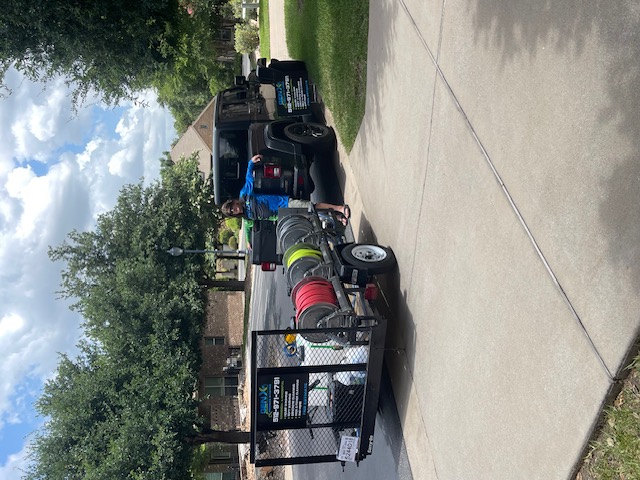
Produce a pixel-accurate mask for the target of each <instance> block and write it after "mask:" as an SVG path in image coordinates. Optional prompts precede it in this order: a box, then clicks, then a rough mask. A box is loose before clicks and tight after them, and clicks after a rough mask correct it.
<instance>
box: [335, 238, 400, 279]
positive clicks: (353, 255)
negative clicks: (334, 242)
mask: <svg viewBox="0 0 640 480" xmlns="http://www.w3.org/2000/svg"><path fill="white" fill-rule="evenodd" d="M340 254H341V255H342V258H343V259H344V260H345V261H346V262H347V263H348V264H349V265H351V266H352V267H355V268H360V269H366V270H367V271H368V272H369V273H370V274H372V275H377V274H381V273H387V272H389V271H391V270H393V269H394V268H395V267H396V264H397V262H396V256H395V255H394V253H393V250H391V249H390V248H388V247H382V246H380V245H375V244H369V243H352V244H351V245H347V246H346V247H344V248H343V249H342V251H341V252H340Z"/></svg>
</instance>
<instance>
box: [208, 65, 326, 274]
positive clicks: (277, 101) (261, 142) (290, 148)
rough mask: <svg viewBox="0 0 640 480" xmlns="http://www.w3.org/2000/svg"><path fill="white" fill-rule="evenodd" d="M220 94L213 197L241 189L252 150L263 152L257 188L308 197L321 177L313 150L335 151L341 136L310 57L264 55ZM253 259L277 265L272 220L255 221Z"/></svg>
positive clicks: (215, 124) (219, 198) (233, 194)
mask: <svg viewBox="0 0 640 480" xmlns="http://www.w3.org/2000/svg"><path fill="white" fill-rule="evenodd" d="M235 83H236V85H235V86H234V87H232V88H229V89H226V90H223V91H222V92H220V93H218V94H217V95H216V98H215V100H214V103H215V106H214V114H213V116H214V118H213V146H212V176H213V188H214V200H215V203H216V204H217V205H221V204H222V203H223V202H224V201H225V200H227V199H229V198H235V197H237V196H238V193H239V192H240V190H241V189H242V187H243V185H244V182H245V177H246V171H247V163H248V161H249V158H251V157H252V156H253V155H255V154H258V153H259V154H262V156H263V160H262V162H261V163H260V164H258V165H256V168H255V173H254V175H255V176H254V190H255V191H256V193H271V194H284V195H288V196H290V197H292V198H299V199H307V200H308V199H309V198H310V195H311V192H312V191H313V190H314V188H315V185H314V182H313V180H312V178H311V175H310V168H311V165H312V163H313V161H314V158H315V157H316V156H317V155H319V154H324V155H326V156H330V155H331V152H333V151H334V150H335V146H336V136H335V132H334V131H333V129H332V128H331V127H328V126H326V124H325V123H324V117H323V115H322V109H321V106H320V104H319V102H318V101H317V95H316V91H315V88H314V86H313V85H312V84H311V83H310V82H309V78H308V74H307V70H306V67H305V64H304V62H301V61H297V60H288V61H278V60H271V62H270V63H269V64H268V65H267V62H266V60H265V59H260V60H258V63H257V67H256V69H255V71H252V72H251V74H250V75H249V76H248V77H244V76H240V77H236V82H235ZM252 235H253V237H252V242H251V243H252V248H253V251H252V263H254V264H256V265H263V266H265V267H264V268H268V267H267V266H274V265H275V264H279V263H280V262H281V256H279V255H278V254H277V253H276V243H275V230H274V225H273V222H267V221H256V222H254V227H253V233H252Z"/></svg>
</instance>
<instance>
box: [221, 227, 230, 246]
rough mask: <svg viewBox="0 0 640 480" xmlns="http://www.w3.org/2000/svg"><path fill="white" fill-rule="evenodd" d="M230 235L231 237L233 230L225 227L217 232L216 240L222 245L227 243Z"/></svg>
mask: <svg viewBox="0 0 640 480" xmlns="http://www.w3.org/2000/svg"><path fill="white" fill-rule="evenodd" d="M231 237H233V232H232V231H231V230H229V229H226V228H225V229H223V230H220V231H219V232H218V240H219V241H220V243H221V244H222V245H228V244H229V239H230V238H231Z"/></svg>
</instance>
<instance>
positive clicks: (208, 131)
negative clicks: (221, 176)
mask: <svg viewBox="0 0 640 480" xmlns="http://www.w3.org/2000/svg"><path fill="white" fill-rule="evenodd" d="M214 108H215V98H214V99H213V100H211V101H210V102H209V104H208V105H207V106H206V107H205V108H204V110H202V113H200V115H199V116H198V118H196V120H195V121H194V122H193V123H192V124H191V125H189V128H187V131H186V132H184V134H183V135H182V136H181V137H180V139H179V140H178V142H177V143H176V144H175V145H174V147H173V148H172V149H171V160H173V161H174V162H179V161H180V159H181V158H189V157H190V156H191V155H192V154H193V153H194V152H198V154H199V155H198V158H199V160H198V163H199V169H200V171H201V172H203V173H204V175H205V177H208V176H209V175H210V174H211V153H212V151H211V150H212V146H213V109H214Z"/></svg>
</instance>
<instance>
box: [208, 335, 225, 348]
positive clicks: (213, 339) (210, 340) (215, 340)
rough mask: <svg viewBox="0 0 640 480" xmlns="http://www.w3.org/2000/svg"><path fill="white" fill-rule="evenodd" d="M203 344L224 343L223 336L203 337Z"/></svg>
mask: <svg viewBox="0 0 640 480" xmlns="http://www.w3.org/2000/svg"><path fill="white" fill-rule="evenodd" d="M204 344H205V346H207V347H209V346H211V345H224V337H204Z"/></svg>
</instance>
